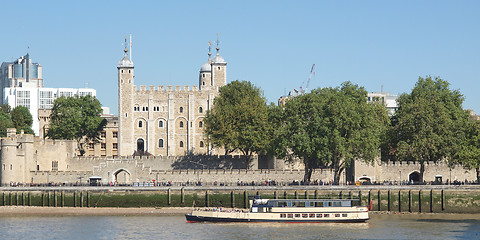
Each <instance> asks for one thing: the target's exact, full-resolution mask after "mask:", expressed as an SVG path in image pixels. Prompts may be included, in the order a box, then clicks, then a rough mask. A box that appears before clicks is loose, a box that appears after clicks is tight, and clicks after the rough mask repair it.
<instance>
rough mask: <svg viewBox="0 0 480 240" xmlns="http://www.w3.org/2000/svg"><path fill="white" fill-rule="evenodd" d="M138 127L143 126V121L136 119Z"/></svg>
mask: <svg viewBox="0 0 480 240" xmlns="http://www.w3.org/2000/svg"><path fill="white" fill-rule="evenodd" d="M138 127H139V128H141V127H143V122H142V120H140V121H138Z"/></svg>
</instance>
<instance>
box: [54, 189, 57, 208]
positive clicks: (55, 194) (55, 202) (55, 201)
mask: <svg viewBox="0 0 480 240" xmlns="http://www.w3.org/2000/svg"><path fill="white" fill-rule="evenodd" d="M53 206H54V207H57V191H53Z"/></svg>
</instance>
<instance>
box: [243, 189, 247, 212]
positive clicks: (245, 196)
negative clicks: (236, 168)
mask: <svg viewBox="0 0 480 240" xmlns="http://www.w3.org/2000/svg"><path fill="white" fill-rule="evenodd" d="M243 208H248V193H247V191H243Z"/></svg>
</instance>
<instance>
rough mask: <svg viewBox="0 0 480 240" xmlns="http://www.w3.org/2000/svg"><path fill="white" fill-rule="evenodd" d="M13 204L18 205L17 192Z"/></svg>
mask: <svg viewBox="0 0 480 240" xmlns="http://www.w3.org/2000/svg"><path fill="white" fill-rule="evenodd" d="M15 205H17V206H18V192H15Z"/></svg>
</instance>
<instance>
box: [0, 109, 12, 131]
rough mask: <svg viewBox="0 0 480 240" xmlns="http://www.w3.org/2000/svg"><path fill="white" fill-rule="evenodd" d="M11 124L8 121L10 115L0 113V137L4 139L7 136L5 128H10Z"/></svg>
mask: <svg viewBox="0 0 480 240" xmlns="http://www.w3.org/2000/svg"><path fill="white" fill-rule="evenodd" d="M12 127H13V122H12V119H10V115H8V114H7V113H5V112H4V111H0V136H2V137H5V136H6V135H7V128H12Z"/></svg>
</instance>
